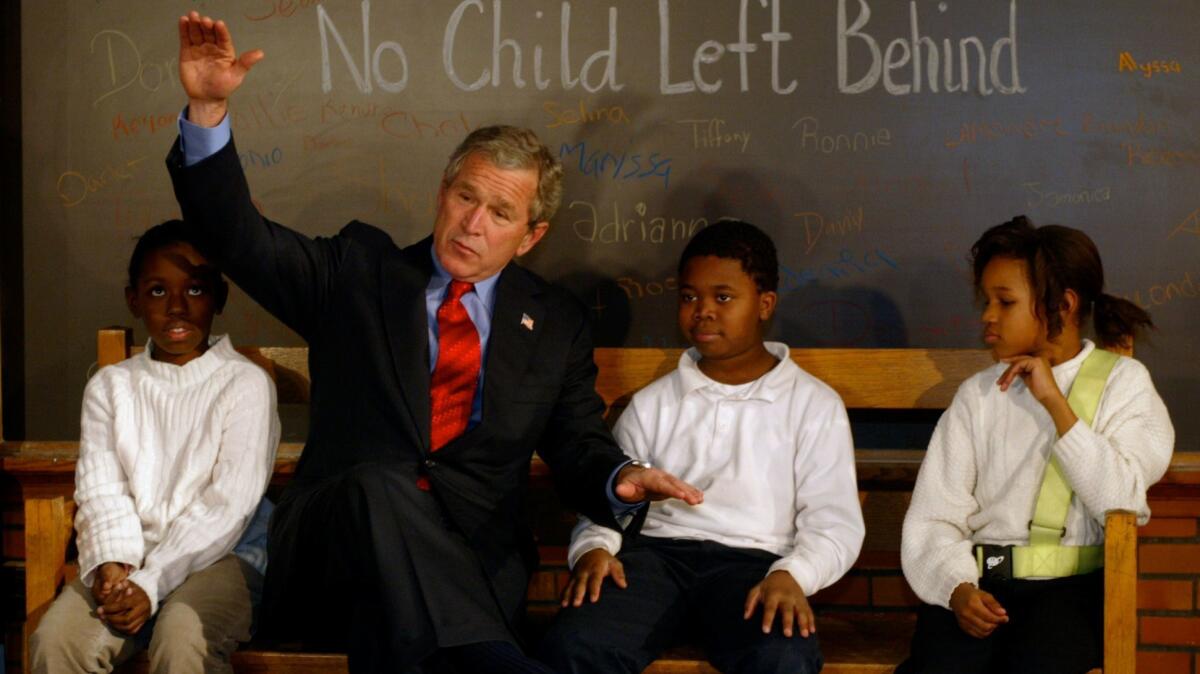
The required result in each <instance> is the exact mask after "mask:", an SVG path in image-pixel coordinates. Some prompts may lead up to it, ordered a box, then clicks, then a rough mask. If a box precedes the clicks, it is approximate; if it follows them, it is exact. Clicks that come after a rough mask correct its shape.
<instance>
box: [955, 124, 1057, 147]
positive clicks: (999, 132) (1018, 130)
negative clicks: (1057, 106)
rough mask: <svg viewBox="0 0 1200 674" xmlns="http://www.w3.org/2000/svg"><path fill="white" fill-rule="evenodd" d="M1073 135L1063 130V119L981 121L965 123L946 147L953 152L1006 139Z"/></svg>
mask: <svg viewBox="0 0 1200 674" xmlns="http://www.w3.org/2000/svg"><path fill="white" fill-rule="evenodd" d="M1069 135H1071V134H1070V132H1068V131H1067V130H1066V129H1064V128H1063V123H1062V118H1061V117H1052V118H1036V117H1029V118H1026V119H1020V120H1016V121H999V120H981V121H978V122H963V123H962V125H960V126H959V128H958V133H957V134H956V135H954V136H950V137H948V138H946V142H945V145H946V147H947V148H949V149H951V150H953V149H956V148H958V147H959V146H961V145H971V144H974V143H985V142H988V141H994V140H1001V139H1005V138H1021V139H1024V140H1033V139H1034V138H1046V137H1052V138H1053V137H1062V136H1069Z"/></svg>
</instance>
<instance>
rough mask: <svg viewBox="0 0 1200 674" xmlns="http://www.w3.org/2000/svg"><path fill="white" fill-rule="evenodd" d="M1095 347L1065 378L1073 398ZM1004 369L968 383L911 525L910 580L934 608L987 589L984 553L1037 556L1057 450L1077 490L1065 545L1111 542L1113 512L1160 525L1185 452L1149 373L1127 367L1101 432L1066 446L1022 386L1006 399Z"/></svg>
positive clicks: (1057, 373) (1106, 397) (1119, 369)
mask: <svg viewBox="0 0 1200 674" xmlns="http://www.w3.org/2000/svg"><path fill="white" fill-rule="evenodd" d="M1094 348H1095V345H1093V344H1092V342H1090V341H1088V340H1084V346H1083V350H1082V351H1080V353H1079V354H1078V355H1077V356H1075V357H1074V358H1072V359H1071V360H1069V361H1067V362H1065V363H1061V364H1059V365H1057V366H1055V367H1054V368H1053V373H1054V380H1055V381H1056V382H1057V383H1058V387H1059V389H1060V390H1061V391H1062V392H1063V394H1064V395H1066V394H1067V392H1069V391H1070V388H1071V383H1072V382H1074V381H1075V375H1077V374H1078V373H1079V367H1080V365H1081V364H1082V363H1083V360H1084V359H1085V358H1087V356H1088V354H1090V353H1091V352H1092V350H1093V349H1094ZM1005 367H1006V365H1004V364H1002V363H999V364H996V365H994V366H992V367H990V368H988V369H986V370H984V371H982V372H979V373H977V374H975V375H974V376H972V377H971V378H970V379H968V380H966V381H965V382H963V384H962V386H960V387H959V389H958V393H957V394H955V396H954V401H953V402H952V403H951V404H950V408H949V409H947V410H946V412H945V413H944V414H943V415H942V418H941V419H940V420H939V421H938V425H937V429H936V430H935V431H934V434H933V438H932V440H930V443H929V450H928V451H927V452H926V454H925V459H924V461H923V462H922V464H921V472H920V474H919V476H918V477H917V484H916V487H915V488H914V489H913V497H912V504H911V505H910V506H909V509H908V514H907V515H906V516H905V518H904V533H903V538H902V543H901V559H902V564H903V567H904V577H905V578H906V579H907V580H908V583H909V585H911V586H912V588H913V591H914V592H916V593H917V596H918V597H920V598H921V599H922V600H923V601H925V602H926V603H929V604H934V605H937V606H942V607H945V608H949V601H950V595H951V593H953V591H954V588H955V587H958V585H959V584H961V583H976V582H977V581H978V575H979V574H978V571H977V569H976V562H975V556H974V555H973V554H972V546H973V545H974V544H976V543H987V544H994V545H1026V544H1028V543H1029V520H1030V518H1031V517H1032V516H1033V509H1034V504H1035V503H1036V501H1037V494H1038V490H1039V489H1040V487H1041V484H1042V474H1043V473H1044V472H1045V469H1046V463H1047V462H1048V461H1049V457H1050V452H1051V451H1053V452H1054V454H1055V455H1056V456H1057V457H1058V460H1059V463H1061V464H1062V468H1063V473H1064V475H1065V477H1066V478H1067V481H1068V482H1069V483H1070V484H1071V486H1072V488H1073V489H1074V491H1075V496H1074V498H1073V499H1072V501H1071V507H1070V510H1069V512H1068V515H1067V531H1066V535H1065V536H1064V538H1063V541H1062V542H1063V544H1064V545H1097V544H1100V543H1103V542H1104V516H1105V513H1106V512H1108V511H1109V510H1116V509H1122V510H1131V511H1134V512H1136V513H1137V519H1138V523H1139V524H1144V523H1145V522H1146V521H1147V520H1149V518H1150V508H1149V506H1148V505H1147V504H1146V489H1147V488H1148V487H1150V485H1152V484H1154V483H1155V482H1157V481H1158V480H1159V478H1161V477H1162V475H1163V473H1164V472H1166V469H1167V466H1168V465H1169V464H1170V461H1171V452H1172V451H1173V448H1174V446H1175V430H1174V428H1173V427H1172V426H1171V419H1170V418H1169V417H1168V416H1167V408H1166V406H1165V405H1163V402H1162V399H1161V398H1159V396H1158V393H1157V392H1156V391H1155V390H1154V384H1153V383H1152V382H1151V381H1150V373H1149V372H1148V371H1147V370H1146V368H1145V366H1143V365H1142V364H1141V363H1139V362H1138V361H1136V360H1133V359H1131V358H1121V359H1120V360H1119V361H1118V362H1117V364H1116V366H1115V367H1114V368H1113V371H1112V374H1111V375H1109V378H1108V383H1107V385H1106V386H1105V388H1104V394H1103V396H1102V397H1101V398H1100V405H1099V407H1098V408H1097V410H1096V416H1095V420H1094V423H1093V426H1092V427H1091V428H1089V427H1087V426H1086V425H1084V424H1083V423H1082V422H1076V423H1075V425H1074V426H1072V427H1071V429H1070V430H1069V431H1067V433H1066V434H1065V435H1063V436H1062V437H1061V438H1058V437H1056V436H1057V433H1056V431H1055V428H1054V421H1053V419H1051V418H1050V413H1049V412H1047V411H1046V409H1045V408H1044V407H1042V405H1041V404H1040V403H1038V401H1037V400H1035V399H1034V397H1033V396H1032V395H1031V394H1030V392H1029V389H1028V388H1027V387H1026V386H1025V384H1024V382H1023V381H1021V380H1020V379H1018V380H1017V381H1015V382H1014V383H1013V385H1012V386H1011V387H1010V388H1009V389H1008V392H1003V391H1001V390H1000V387H999V386H997V385H996V380H997V379H999V377H1000V375H1001V374H1002V373H1003V372H1004V369H1005Z"/></svg>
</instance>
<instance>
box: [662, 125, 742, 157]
mask: <svg viewBox="0 0 1200 674" xmlns="http://www.w3.org/2000/svg"><path fill="white" fill-rule="evenodd" d="M676 123H678V124H686V125H688V126H690V127H691V132H692V148H693V149H696V150H719V149H721V148H723V147H727V146H728V147H733V148H736V149H737V151H738V152H741V153H745V152H746V146H747V145H749V144H750V132H749V131H748V130H739V131H734V130H730V129H728V128H727V127H726V123H725V120H723V119H721V118H719V117H710V118H708V119H679V120H676Z"/></svg>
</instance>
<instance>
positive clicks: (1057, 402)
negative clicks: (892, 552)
mask: <svg viewBox="0 0 1200 674" xmlns="http://www.w3.org/2000/svg"><path fill="white" fill-rule="evenodd" d="M971 253H972V257H973V260H974V272H975V289H976V292H977V293H978V295H979V297H980V299H981V301H982V303H983V315H982V322H983V333H984V341H985V342H986V343H987V344H988V345H989V346H990V348H991V349H992V353H993V354H994V355H995V357H996V359H997V360H998V361H999V362H998V363H997V364H996V365H994V366H992V367H990V368H988V369H986V370H984V371H982V372H980V373H978V374H976V375H975V376H973V377H971V378H970V379H967V380H966V381H965V382H963V384H962V386H961V387H959V390H958V393H957V394H956V395H955V397H954V401H953V402H952V403H951V405H950V408H949V409H947V410H946V412H945V414H943V415H942V418H941V420H940V421H939V422H938V425H937V429H936V430H935V431H934V434H933V438H932V440H931V441H930V443H929V449H928V451H927V452H926V455H925V460H924V462H923V463H922V464H921V472H920V474H919V476H918V477H917V483H916V486H915V488H914V490H913V498H912V505H911V506H910V507H909V510H908V514H907V515H906V517H905V519H904V533H903V538H902V543H901V561H902V564H903V568H904V576H905V578H906V579H907V580H908V583H909V585H911V586H912V588H913V591H915V592H916V593H917V596H919V597H920V598H921V599H922V600H923V601H925V602H926V604H927V605H926V606H923V607H922V608H921V610H920V612H919V614H918V621H917V631H916V635H915V636H914V638H913V646H912V657H911V658H910V659H909V661H908V662H906V663H905V664H903V665H902V666H901V667H900V668H899V669H897V670H896V671H897V672H902V673H905V674H909V673H913V672H921V673H931V672H932V673H941V672H946V673H951V672H954V673H957V672H981V673H985V674H987V673H993V672H995V673H1008V672H1012V673H1013V674H1016V673H1018V672H1020V673H1022V674H1025V673H1032V674H1038V673H1040V672H1046V673H1054V674H1082V673H1083V672H1086V671H1088V670H1090V669H1092V668H1094V667H1100V666H1101V664H1102V660H1103V646H1104V633H1103V617H1104V585H1103V580H1104V577H1103V571H1102V570H1101V569H1100V568H1099V567H1100V564H1101V563H1102V562H1103V552H1104V551H1103V544H1104V517H1105V513H1106V512H1108V511H1109V510H1115V509H1119V510H1132V511H1134V512H1136V513H1137V517H1138V523H1139V524H1144V523H1145V522H1146V521H1147V520H1148V519H1149V517H1150V509H1149V507H1148V506H1147V504H1146V489H1147V488H1149V487H1150V485H1152V484H1154V483H1155V482H1157V481H1158V479H1159V478H1160V477H1162V474H1163V472H1164V471H1165V470H1166V468H1167V466H1168V464H1169V463H1170V459H1171V452H1172V448H1173V446H1174V441H1175V435H1174V430H1173V428H1172V426H1171V420H1170V418H1169V417H1168V416H1167V409H1166V407H1165V406H1164V405H1163V402H1162V399H1160V398H1159V396H1158V394H1157V393H1156V392H1155V390H1154V384H1153V383H1152V382H1151V381H1150V374H1149V373H1148V372H1147V371H1146V368H1145V367H1144V366H1143V365H1142V364H1141V363H1139V362H1138V361H1136V360H1133V359H1132V358H1126V357H1118V356H1116V355H1115V354H1111V353H1106V352H1103V351H1100V350H1099V349H1098V347H1097V346H1096V345H1095V344H1094V343H1092V342H1091V341H1090V340H1086V339H1083V338H1082V337H1081V334H1080V333H1081V331H1082V330H1083V326H1084V325H1085V323H1086V320H1087V318H1088V316H1089V314H1094V317H1095V333H1096V336H1097V339H1098V340H1099V342H1100V343H1101V345H1103V346H1104V347H1105V348H1112V349H1117V350H1123V349H1124V348H1126V347H1127V346H1128V345H1129V344H1130V343H1131V340H1132V336H1133V334H1134V332H1136V331H1137V330H1139V329H1140V328H1142V327H1144V326H1150V325H1151V323H1150V316H1149V315H1148V314H1147V313H1146V312H1145V311H1143V310H1142V309H1140V308H1139V307H1137V306H1136V305H1134V304H1132V303H1130V302H1128V301H1126V300H1122V299H1118V298H1116V297H1113V296H1111V295H1107V294H1105V293H1104V292H1103V286H1104V271H1103V267H1102V265H1101V263H1100V254H1099V252H1098V251H1097V250H1096V246H1095V244H1094V243H1092V241H1091V239H1090V238H1088V237H1087V235H1086V234H1084V233H1083V232H1080V231H1079V230H1075V229H1071V228H1068V227H1060V226H1056V225H1047V226H1044V227H1034V226H1033V225H1032V224H1031V223H1030V222H1029V221H1028V220H1027V219H1026V218H1024V217H1019V218H1015V219H1014V220H1012V221H1010V222H1007V223H1004V224H1002V225H997V226H995V227H993V228H991V229H989V230H988V231H987V232H985V233H984V234H983V236H982V237H980V239H979V241H977V242H976V243H975V245H974V246H973V247H972V249H971ZM1099 363H1106V365H1105V367H1106V368H1111V370H1101V369H1098V367H1099V365H1098V364H1099ZM1081 372H1084V374H1081ZM1080 382H1084V383H1080ZM1089 382H1094V383H1089ZM1077 388H1079V389H1081V390H1079V391H1077V390H1076V389H1077ZM1087 389H1090V390H1091V391H1092V395H1093V398H1092V399H1093V403H1092V404H1090V405H1089V404H1087V403H1084V402H1082V400H1083V399H1084V398H1085V397H1086V396H1085V395H1084V391H1085V390H1087ZM1068 396H1070V399H1068ZM1097 397H1098V403H1097V402H1096V400H1097ZM1089 408H1090V409H1089ZM1089 415H1094V416H1092V419H1090V420H1089V419H1088V418H1087V417H1088V416H1089ZM1089 422H1090V423H1089ZM1048 473H1049V474H1050V477H1049V478H1047V480H1046V482H1045V484H1047V485H1049V484H1051V483H1053V482H1055V481H1056V480H1057V479H1058V478H1056V474H1061V476H1062V478H1065V483H1066V486H1065V487H1064V486H1061V484H1060V486H1059V487H1058V488H1052V487H1049V486H1043V484H1044V482H1043V475H1046V474H1048ZM1072 491H1073V495H1072ZM1055 503H1057V504H1058V505H1057V507H1056V506H1055V505H1054V504H1055ZM1034 553H1036V555H1035V554H1034Z"/></svg>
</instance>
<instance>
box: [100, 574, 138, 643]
mask: <svg viewBox="0 0 1200 674" xmlns="http://www.w3.org/2000/svg"><path fill="white" fill-rule="evenodd" d="M96 613H97V615H99V616H100V619H101V620H103V621H104V622H105V623H108V624H109V625H110V626H112V627H113V629H116V630H119V631H121V632H124V633H126V634H128V635H130V636H132V635H134V634H137V633H138V630H140V629H142V626H143V625H145V624H146V621H147V620H149V619H150V597H149V596H147V595H146V591H145V590H143V589H142V588H141V587H140V586H138V584H137V583H135V582H133V581H131V580H129V579H125V580H123V581H121V582H120V584H119V585H118V586H117V589H116V590H115V591H114V592H112V593H111V594H110V595H109V597H108V600H107V601H105V602H104V605H103V606H101V607H99V608H97V609H96Z"/></svg>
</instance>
